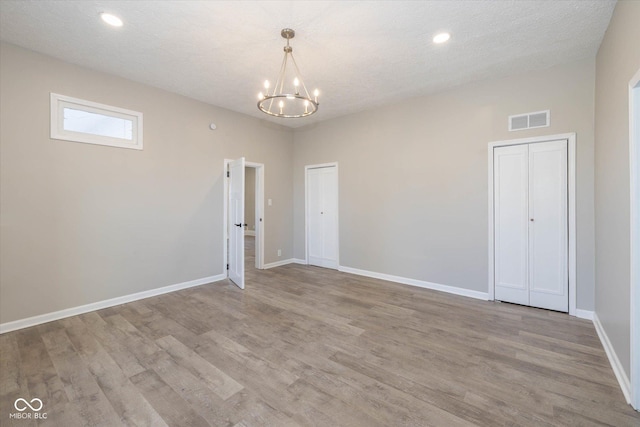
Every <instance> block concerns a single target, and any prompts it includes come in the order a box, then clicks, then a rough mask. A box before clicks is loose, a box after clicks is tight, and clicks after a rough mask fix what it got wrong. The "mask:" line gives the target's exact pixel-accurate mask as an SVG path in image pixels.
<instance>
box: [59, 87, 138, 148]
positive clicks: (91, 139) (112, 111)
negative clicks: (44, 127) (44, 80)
mask: <svg viewBox="0 0 640 427" xmlns="http://www.w3.org/2000/svg"><path fill="white" fill-rule="evenodd" d="M64 108H73V109H74V110H80V111H86V112H88V113H93V114H101V115H104V116H108V117H116V118H119V119H124V120H130V121H131V122H132V133H131V136H132V139H131V140H127V139H122V138H114V137H109V136H103V135H95V134H91V133H86V132H77V131H70V130H65V129H64V111H63V110H64ZM50 137H51V139H57V140H62V141H71V142H82V143H85V144H96V145H106V146H110V147H118V148H130V149H134V150H142V149H143V145H142V113H140V112H138V111H133V110H127V109H125V108H120V107H114V106H112V105H106V104H100V103H97V102H92V101H87V100H84V99H79V98H73V97H70V96H66V95H60V94H58V93H53V92H51V132H50Z"/></svg>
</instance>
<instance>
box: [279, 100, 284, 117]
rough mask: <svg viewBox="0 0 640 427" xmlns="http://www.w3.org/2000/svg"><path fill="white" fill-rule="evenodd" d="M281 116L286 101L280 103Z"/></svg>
mask: <svg viewBox="0 0 640 427" xmlns="http://www.w3.org/2000/svg"><path fill="white" fill-rule="evenodd" d="M279 105H280V114H282V108H283V107H284V101H280V103H279Z"/></svg>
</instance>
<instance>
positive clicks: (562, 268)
mask: <svg viewBox="0 0 640 427" xmlns="http://www.w3.org/2000/svg"><path fill="white" fill-rule="evenodd" d="M568 253H569V244H568V221H567V141H566V140H561V141H550V142H544V143H538V144H530V145H529V297H530V301H529V305H531V306H533V307H541V308H547V309H550V310H558V311H569V295H568V293H569V269H568Z"/></svg>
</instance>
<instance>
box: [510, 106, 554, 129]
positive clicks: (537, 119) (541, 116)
mask: <svg viewBox="0 0 640 427" xmlns="http://www.w3.org/2000/svg"><path fill="white" fill-rule="evenodd" d="M549 122H550V110H546V111H536V112H535V113H526V114H517V115H515V116H509V132H513V131H514V130H524V129H533V128H545V127H548V126H549Z"/></svg>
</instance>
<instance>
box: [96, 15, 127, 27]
mask: <svg viewBox="0 0 640 427" xmlns="http://www.w3.org/2000/svg"><path fill="white" fill-rule="evenodd" d="M100 18H102V20H103V21H104V22H106V23H107V24H109V25H112V26H114V27H122V19H120V18H118V17H117V16H115V15H112V14H110V13H105V12H102V13H101V14H100Z"/></svg>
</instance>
